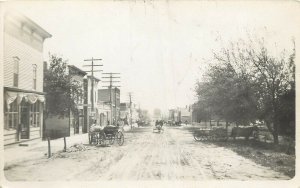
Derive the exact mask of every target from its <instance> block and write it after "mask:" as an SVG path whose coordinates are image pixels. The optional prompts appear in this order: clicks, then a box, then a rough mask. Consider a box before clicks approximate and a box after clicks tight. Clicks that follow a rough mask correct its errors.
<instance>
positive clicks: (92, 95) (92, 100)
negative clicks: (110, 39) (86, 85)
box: [83, 57, 103, 112]
mask: <svg viewBox="0 0 300 188" xmlns="http://www.w3.org/2000/svg"><path fill="white" fill-rule="evenodd" d="M101 60H102V59H94V58H93V57H92V59H85V60H84V61H89V62H91V63H92V64H90V65H83V66H84V67H91V70H90V71H85V72H91V74H92V83H91V84H92V92H91V103H92V112H93V111H94V101H95V100H94V72H101V71H102V70H94V67H100V66H103V65H102V64H94V61H101Z"/></svg>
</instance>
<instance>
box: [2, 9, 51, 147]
mask: <svg viewBox="0 0 300 188" xmlns="http://www.w3.org/2000/svg"><path fill="white" fill-rule="evenodd" d="M50 37H51V35H50V34H49V33H48V32H47V31H45V30H44V29H43V28H41V27H40V26H39V25H37V24H36V23H35V22H33V21H32V20H31V19H29V18H28V17H26V16H24V15H22V14H20V13H16V12H6V13H5V14H4V32H3V40H1V41H3V42H4V45H3V47H4V53H3V59H4V63H3V65H4V67H3V73H4V103H3V104H4V145H6V144H11V143H16V142H22V141H26V140H29V139H35V138H41V137H42V133H43V109H44V105H45V103H44V102H45V97H44V95H45V93H44V92H43V77H44V76H43V74H44V72H43V44H44V41H45V39H47V38H50Z"/></svg>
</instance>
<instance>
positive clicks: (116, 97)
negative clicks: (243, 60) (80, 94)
mask: <svg viewBox="0 0 300 188" xmlns="http://www.w3.org/2000/svg"><path fill="white" fill-rule="evenodd" d="M98 101H102V102H104V103H105V104H109V105H111V106H110V108H111V113H110V114H109V117H108V121H109V122H110V124H112V123H114V122H115V123H116V121H118V120H119V119H120V89H119V88H116V87H115V88H112V89H98Z"/></svg>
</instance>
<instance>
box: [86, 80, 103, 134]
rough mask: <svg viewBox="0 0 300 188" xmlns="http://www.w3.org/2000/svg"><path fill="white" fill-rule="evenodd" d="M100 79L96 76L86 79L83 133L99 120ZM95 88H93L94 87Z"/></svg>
mask: <svg viewBox="0 0 300 188" xmlns="http://www.w3.org/2000/svg"><path fill="white" fill-rule="evenodd" d="M99 82H100V79H98V78H96V77H95V76H94V77H92V76H90V75H89V76H86V78H85V79H84V86H83V88H84V108H83V115H84V125H83V133H87V132H88V131H89V128H90V126H91V125H92V124H93V123H94V121H95V120H96V121H97V120H98V122H99V110H98V83H99ZM92 88H93V89H92Z"/></svg>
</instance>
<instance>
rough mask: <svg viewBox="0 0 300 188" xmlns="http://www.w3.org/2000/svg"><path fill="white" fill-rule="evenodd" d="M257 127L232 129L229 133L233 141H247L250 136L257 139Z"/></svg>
mask: <svg viewBox="0 0 300 188" xmlns="http://www.w3.org/2000/svg"><path fill="white" fill-rule="evenodd" d="M258 131H259V130H258V127H257V126H251V127H243V128H242V127H234V128H232V131H231V137H233V139H234V140H235V138H236V137H245V139H246V140H248V139H249V137H250V136H252V137H254V138H257V136H258Z"/></svg>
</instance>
